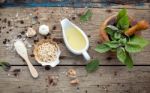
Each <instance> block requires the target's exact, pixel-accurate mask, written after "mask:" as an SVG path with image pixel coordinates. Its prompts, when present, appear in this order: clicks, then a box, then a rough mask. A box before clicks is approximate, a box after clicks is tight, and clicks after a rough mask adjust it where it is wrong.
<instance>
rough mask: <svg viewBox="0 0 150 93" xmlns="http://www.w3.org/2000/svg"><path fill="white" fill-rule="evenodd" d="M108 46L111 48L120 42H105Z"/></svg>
mask: <svg viewBox="0 0 150 93" xmlns="http://www.w3.org/2000/svg"><path fill="white" fill-rule="evenodd" d="M105 44H106V45H107V46H109V47H110V48H117V47H118V46H119V45H120V44H119V43H118V41H109V42H106V43H105Z"/></svg>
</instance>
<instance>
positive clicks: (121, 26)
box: [95, 9, 149, 68]
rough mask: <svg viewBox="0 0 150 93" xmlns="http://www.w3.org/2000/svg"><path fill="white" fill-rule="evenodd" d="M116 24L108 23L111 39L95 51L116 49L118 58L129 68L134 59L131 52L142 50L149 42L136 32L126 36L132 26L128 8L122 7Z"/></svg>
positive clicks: (108, 32) (106, 29)
mask: <svg viewBox="0 0 150 93" xmlns="http://www.w3.org/2000/svg"><path fill="white" fill-rule="evenodd" d="M115 24H116V25H108V26H107V27H106V28H105V31H106V33H107V34H108V36H109V38H110V41H107V42H104V43H103V44H99V45H97V47H96V48H95V51H97V52H100V53H104V52H108V51H110V50H111V51H116V52H117V58H118V60H119V61H120V62H122V63H123V64H125V65H126V66H127V67H128V68H132V67H133V60H132V58H131V56H130V54H129V53H137V52H140V51H141V50H142V49H143V48H144V47H145V46H146V45H148V43H149V42H148V41H147V40H145V39H144V38H142V37H140V36H137V35H135V34H134V35H132V36H126V35H125V34H124V32H125V31H127V30H128V29H129V26H130V21H129V18H128V15H127V10H126V9H122V10H121V11H120V12H119V13H118V15H117V20H116V23H115Z"/></svg>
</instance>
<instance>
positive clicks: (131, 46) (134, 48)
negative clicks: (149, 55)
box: [125, 42, 143, 53]
mask: <svg viewBox="0 0 150 93" xmlns="http://www.w3.org/2000/svg"><path fill="white" fill-rule="evenodd" d="M125 49H126V51H128V52H129V53H136V52H140V51H141V50H142V49H143V48H142V47H141V46H140V45H138V44H136V43H130V42H128V43H127V44H126V45H125Z"/></svg>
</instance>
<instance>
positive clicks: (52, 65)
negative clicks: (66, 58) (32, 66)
mask: <svg viewBox="0 0 150 93" xmlns="http://www.w3.org/2000/svg"><path fill="white" fill-rule="evenodd" d="M44 42H50V43H53V44H54V45H55V46H56V47H57V50H58V51H56V52H57V56H56V58H55V59H56V60H55V61H49V62H43V61H41V60H40V59H39V58H38V56H37V49H38V46H39V45H41V44H42V43H44ZM60 54H61V51H60V49H59V46H58V45H57V43H56V42H54V41H52V40H51V39H47V40H45V39H43V40H40V41H39V42H37V44H36V45H35V46H34V56H35V59H36V61H37V62H38V63H39V64H41V65H42V66H46V65H50V66H51V67H55V66H56V65H58V64H59V63H60V60H59V57H60Z"/></svg>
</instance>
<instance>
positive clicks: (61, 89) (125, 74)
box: [0, 66, 150, 93]
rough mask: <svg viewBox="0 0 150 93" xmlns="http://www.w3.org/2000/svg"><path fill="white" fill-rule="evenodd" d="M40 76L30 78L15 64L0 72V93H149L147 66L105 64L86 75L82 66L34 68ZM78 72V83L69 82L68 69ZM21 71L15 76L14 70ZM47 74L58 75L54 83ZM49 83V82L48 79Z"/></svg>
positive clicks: (149, 76) (25, 71)
mask: <svg viewBox="0 0 150 93" xmlns="http://www.w3.org/2000/svg"><path fill="white" fill-rule="evenodd" d="M35 68H36V69H37V71H38V72H39V75H40V77H39V78H37V79H33V78H32V77H31V76H30V74H29V71H28V68H27V67H26V66H17V67H16V66H15V67H12V68H11V69H10V71H9V72H4V71H1V72H0V93H149V92H150V68H149V67H148V66H145V67H144V66H138V67H135V68H134V69H133V70H132V71H128V70H127V69H125V68H124V67H118V66H105V67H101V68H100V69H99V70H97V71H96V72H95V73H90V74H87V72H86V71H85V68H84V67H83V66H57V67H56V68H54V69H51V70H45V69H44V68H42V67H41V66H36V67H35ZM70 68H73V69H75V70H76V71H77V78H78V79H79V80H80V83H79V84H78V85H76V86H72V85H70V83H69V82H70V80H71V78H69V77H67V76H66V72H67V71H68V69H70ZM15 69H20V72H18V74H17V75H16V74H15V76H14V70H15ZM49 76H54V77H55V78H58V82H57V83H56V84H55V85H50V84H49V80H48V79H47V78H48V77H49ZM51 83H52V82H51Z"/></svg>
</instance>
